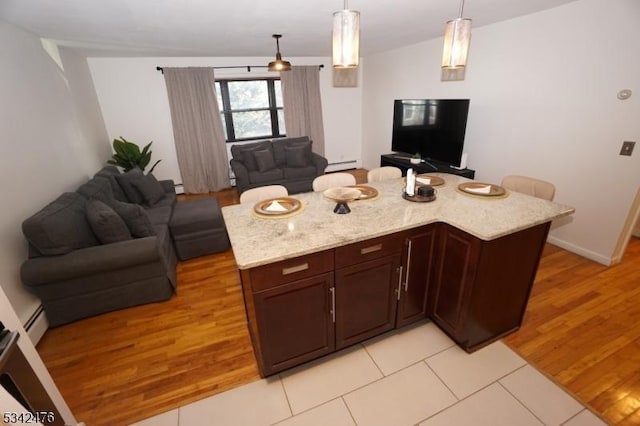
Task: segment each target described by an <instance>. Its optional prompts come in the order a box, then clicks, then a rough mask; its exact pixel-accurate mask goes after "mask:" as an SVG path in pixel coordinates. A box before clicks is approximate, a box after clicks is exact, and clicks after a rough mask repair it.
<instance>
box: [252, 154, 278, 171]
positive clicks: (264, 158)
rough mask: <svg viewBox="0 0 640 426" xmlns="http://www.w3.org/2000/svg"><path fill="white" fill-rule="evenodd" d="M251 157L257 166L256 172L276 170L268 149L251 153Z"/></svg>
mask: <svg viewBox="0 0 640 426" xmlns="http://www.w3.org/2000/svg"><path fill="white" fill-rule="evenodd" d="M253 156H254V157H255V159H256V163H257V164H258V171H260V172H266V171H269V170H272V169H275V168H276V162H275V160H274V159H273V154H272V152H271V150H270V149H262V150H259V151H253Z"/></svg>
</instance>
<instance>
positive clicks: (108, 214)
mask: <svg viewBox="0 0 640 426" xmlns="http://www.w3.org/2000/svg"><path fill="white" fill-rule="evenodd" d="M86 213H87V219H88V220H89V225H91V229H92V230H93V233H94V234H96V236H97V237H98V240H99V241H100V242H101V243H102V244H111V243H117V242H119V241H126V240H130V239H131V232H129V228H127V224H126V223H124V220H123V219H122V218H121V217H120V216H119V215H118V213H116V212H115V210H113V209H112V208H111V207H109V206H108V205H106V204H105V203H103V202H102V201H100V200H89V201H88V202H87V206H86Z"/></svg>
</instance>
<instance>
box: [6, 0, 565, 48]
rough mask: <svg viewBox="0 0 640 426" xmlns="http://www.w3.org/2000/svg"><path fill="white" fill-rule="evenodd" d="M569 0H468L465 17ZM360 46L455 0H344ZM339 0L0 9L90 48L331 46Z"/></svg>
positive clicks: (403, 31)
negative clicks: (353, 15)
mask: <svg viewBox="0 0 640 426" xmlns="http://www.w3.org/2000/svg"><path fill="white" fill-rule="evenodd" d="M572 1H575V0H466V3H465V9H464V17H467V18H472V19H473V26H474V27H478V26H482V25H487V24H491V23H494V22H498V21H503V20H506V19H511V18H513V17H516V16H520V15H526V14H529V13H534V12H538V11H541V10H544V9H550V8H552V7H556V6H560V5H562V4H565V3H570V2H572ZM349 6H350V8H351V9H355V10H359V11H360V15H361V17H360V32H361V41H360V46H361V55H362V56H366V55H367V54H369V53H376V52H382V51H385V50H388V49H393V48H397V47H400V46H405V45H410V44H413V43H417V42H420V41H423V40H428V39H432V38H435V37H439V36H441V35H442V33H443V31H444V25H445V22H446V21H447V20H449V19H452V18H456V17H457V15H458V11H459V6H460V3H459V2H458V1H457V0H352V1H351V2H350V3H349ZM343 7H344V3H343V2H342V1H340V0H270V1H265V0H233V1H231V0H217V1H216V0H1V1H0V19H2V20H5V21H7V22H9V23H12V24H14V25H16V26H19V27H22V28H24V29H26V30H28V31H31V32H33V33H35V34H38V35H39V36H41V37H45V38H50V39H53V40H56V41H58V42H59V43H60V44H62V45H65V46H71V47H74V48H76V49H78V50H79V51H80V52H81V53H84V54H87V55H88V56H272V55H273V54H274V52H275V43H274V40H273V39H272V38H271V34H273V33H280V34H283V38H282V40H281V41H280V48H281V51H282V54H283V56H284V57H285V59H286V57H287V56H330V54H331V42H330V37H331V21H332V13H333V12H335V11H336V10H339V9H342V8H343Z"/></svg>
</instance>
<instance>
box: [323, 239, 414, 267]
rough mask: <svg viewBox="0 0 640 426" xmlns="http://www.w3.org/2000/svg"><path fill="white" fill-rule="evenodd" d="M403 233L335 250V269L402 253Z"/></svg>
mask: <svg viewBox="0 0 640 426" xmlns="http://www.w3.org/2000/svg"><path fill="white" fill-rule="evenodd" d="M404 237H405V233H404V232H398V233H395V234H391V235H385V236H384V237H378V238H372V239H370V240H365V241H360V242H359V243H354V244H349V245H348V246H342V247H338V248H336V249H335V256H336V259H335V262H336V268H342V267H344V266H349V265H355V264H357V263H360V262H366V261H367V260H373V259H379V258H381V257H385V256H390V255H393V254H396V253H400V251H402V242H403V240H404Z"/></svg>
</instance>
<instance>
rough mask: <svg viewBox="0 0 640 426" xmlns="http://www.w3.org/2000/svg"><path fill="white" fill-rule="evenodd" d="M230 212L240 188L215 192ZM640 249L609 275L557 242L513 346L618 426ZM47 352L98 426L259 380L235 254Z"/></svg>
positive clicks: (637, 308)
mask: <svg viewBox="0 0 640 426" xmlns="http://www.w3.org/2000/svg"><path fill="white" fill-rule="evenodd" d="M215 196H216V197H217V198H218V199H219V201H220V203H221V205H228V204H233V203H237V202H238V197H237V193H236V192H235V190H228V191H222V192H219V193H216V194H215ZM639 284H640V240H638V239H633V241H632V242H631V244H630V246H629V249H628V250H627V253H626V256H625V258H624V261H623V263H622V264H620V265H617V266H614V267H611V268H606V267H604V266H602V265H599V264H596V263H594V262H591V261H589V260H586V259H584V258H581V257H579V256H576V255H574V254H572V253H569V252H567V251H564V250H561V249H559V248H556V247H553V246H550V245H548V246H547V248H546V249H545V253H544V255H543V259H542V262H541V265H540V269H539V271H538V276H537V279H536V284H535V285H534V289H533V294H532V297H531V301H530V303H529V307H528V310H527V315H526V317H525V322H524V325H523V327H522V329H521V330H520V331H518V332H517V333H515V334H513V335H511V336H509V337H508V338H507V339H505V340H506V342H507V344H509V345H510V346H511V347H512V348H514V349H515V350H516V351H518V352H519V353H520V354H521V355H522V356H523V357H524V358H526V359H527V360H528V361H529V362H530V363H531V364H533V365H535V366H537V367H538V368H540V369H541V370H542V371H544V372H545V373H546V374H548V375H549V376H550V377H552V378H553V379H554V380H556V382H558V383H559V384H561V385H563V386H564V387H565V388H566V389H568V390H569V391H570V392H572V393H573V394H574V395H576V396H578V397H579V398H580V399H581V400H582V401H583V402H584V403H586V404H588V405H590V406H591V407H592V408H593V409H594V410H595V411H596V412H598V413H599V414H600V415H601V416H603V417H604V418H605V419H606V420H607V421H609V422H611V423H616V424H639V423H640V410H638V407H640V350H639V349H640V326H638V325H637V323H636V322H637V320H638V318H640V316H639V315H638V314H639V313H640V285H639ZM38 350H39V352H40V355H41V356H42V358H43V360H44V362H45V364H46V365H47V367H48V369H49V371H50V372H51V375H52V376H53V378H54V380H55V382H56V384H57V385H58V387H59V389H60V391H61V393H62V395H63V396H64V398H65V400H66V401H67V403H68V404H69V406H70V407H71V410H72V411H73V413H74V414H75V416H76V418H77V419H78V420H79V421H84V422H85V423H86V424H87V426H94V425H126V424H129V423H132V422H136V421H138V420H141V419H143V418H147V417H150V416H152V415H155V414H159V413H161V412H164V411H168V410H171V409H173V408H176V407H179V406H181V405H185V404H187V403H189V402H192V401H196V400H199V399H202V398H205V397H207V396H210V395H213V394H216V393H219V392H222V391H225V390H227V389H230V388H233V387H235V386H239V385H242V384H244V383H248V382H251V381H253V380H256V379H258V378H259V374H258V370H257V366H256V362H255V358H254V356H253V352H252V348H251V342H250V339H249V335H248V330H247V326H246V318H245V314H244V306H243V301H242V293H241V288H240V277H239V274H238V270H237V267H236V264H235V260H234V258H233V253H232V252H231V250H229V251H227V252H225V253H220V254H216V255H211V256H206V257H202V258H198V259H194V260H191V261H187V262H181V263H179V265H178V294H177V295H176V296H174V297H173V298H172V299H171V300H169V301H167V302H163V303H158V304H151V305H144V306H139V307H135V308H131V309H126V310H121V311H118V312H112V313H109V314H105V315H100V316H98V317H94V318H89V319H86V320H83V321H79V322H76V323H73V324H69V325H66V326H62V327H58V328H55V329H51V330H49V331H48V332H47V333H46V334H45V336H44V338H43V339H42V340H41V342H40V343H39V345H38Z"/></svg>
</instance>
